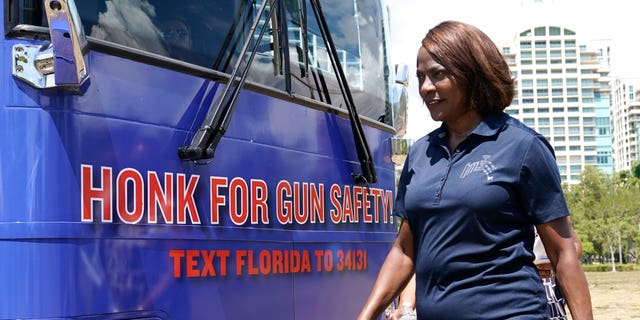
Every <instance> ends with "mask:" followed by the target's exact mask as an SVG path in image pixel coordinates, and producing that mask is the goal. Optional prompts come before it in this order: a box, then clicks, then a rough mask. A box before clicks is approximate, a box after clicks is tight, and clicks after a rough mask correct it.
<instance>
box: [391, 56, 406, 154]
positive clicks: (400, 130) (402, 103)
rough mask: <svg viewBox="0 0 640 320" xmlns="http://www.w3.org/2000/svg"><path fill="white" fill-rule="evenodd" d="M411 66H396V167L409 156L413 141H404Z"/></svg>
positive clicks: (394, 106)
mask: <svg viewBox="0 0 640 320" xmlns="http://www.w3.org/2000/svg"><path fill="white" fill-rule="evenodd" d="M408 86H409V66H408V65H406V64H397V65H396V78H395V82H394V84H393V91H392V100H391V105H392V111H393V127H394V128H395V129H396V136H395V137H394V138H392V139H391V161H392V162H393V163H394V164H396V165H402V164H403V163H404V160H405V159H406V158H407V154H409V148H410V147H411V141H410V140H409V139H404V138H402V137H404V135H405V134H406V133H407V108H408V107H409V93H408V91H407V87H408Z"/></svg>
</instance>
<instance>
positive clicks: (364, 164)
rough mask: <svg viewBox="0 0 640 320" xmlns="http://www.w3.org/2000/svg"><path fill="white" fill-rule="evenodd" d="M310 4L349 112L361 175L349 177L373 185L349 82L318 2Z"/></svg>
mask: <svg viewBox="0 0 640 320" xmlns="http://www.w3.org/2000/svg"><path fill="white" fill-rule="evenodd" d="M310 2H311V7H312V8H313V13H314V15H315V16H316V20H318V23H319V27H320V33H321V34H322V38H323V39H324V42H325V44H326V45H327V49H328V51H329V58H330V59H331V65H332V66H333V69H334V72H335V73H336V75H337V76H338V85H339V86H340V91H341V92H342V96H343V97H344V100H345V104H346V106H347V111H349V120H350V123H351V131H352V132H353V140H354V141H355V144H356V151H357V153H358V160H359V161H360V167H361V168H362V173H361V174H358V173H352V174H351V175H352V176H353V178H354V179H355V180H356V182H359V183H375V182H376V181H377V180H378V178H377V176H376V169H375V165H374V163H373V156H372V155H371V150H370V149H369V144H368V143H367V138H366V136H365V134H364V130H363V129H362V124H361V123H360V117H359V116H358V111H357V110H356V108H355V104H354V102H353V96H352V95H351V90H350V89H349V82H348V81H347V77H346V76H345V74H344V70H343V69H342V65H341V64H340V59H339V56H338V50H337V49H336V47H335V45H334V43H333V38H332V37H331V33H330V32H329V26H328V25H327V21H326V20H325V18H324V14H323V13H322V8H321V7H320V2H319V1H318V0H310Z"/></svg>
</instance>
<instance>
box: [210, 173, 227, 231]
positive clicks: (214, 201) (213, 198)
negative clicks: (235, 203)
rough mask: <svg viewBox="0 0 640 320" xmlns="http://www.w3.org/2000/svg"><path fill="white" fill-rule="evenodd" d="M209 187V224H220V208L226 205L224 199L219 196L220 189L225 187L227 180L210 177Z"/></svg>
mask: <svg viewBox="0 0 640 320" xmlns="http://www.w3.org/2000/svg"><path fill="white" fill-rule="evenodd" d="M209 181H210V183H211V186H210V189H209V191H210V197H209V198H210V202H211V221H210V222H211V224H219V223H220V207H222V206H224V205H226V204H227V202H226V199H227V198H226V197H224V196H220V193H219V191H220V188H222V187H226V186H227V183H228V180H227V178H226V177H211V179H209Z"/></svg>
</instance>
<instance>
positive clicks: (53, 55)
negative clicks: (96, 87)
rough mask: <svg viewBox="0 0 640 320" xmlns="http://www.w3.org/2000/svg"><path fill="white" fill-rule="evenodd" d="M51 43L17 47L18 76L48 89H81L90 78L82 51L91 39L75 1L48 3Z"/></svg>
mask: <svg viewBox="0 0 640 320" xmlns="http://www.w3.org/2000/svg"><path fill="white" fill-rule="evenodd" d="M44 6H45V12H46V14H47V20H48V22H49V34H50V35H51V43H48V44H44V45H31V44H16V45H14V46H13V47H12V51H11V58H12V63H11V71H12V74H13V76H14V77H16V78H18V79H20V80H22V81H24V82H26V83H28V84H29V85H31V86H33V87H36V88H40V89H44V88H56V87H64V88H71V89H78V88H79V87H80V86H82V84H83V83H84V82H85V81H86V80H87V78H88V77H89V73H88V71H87V64H86V62H85V59H84V55H83V53H82V48H83V47H84V46H85V45H86V43H87V40H86V37H85V35H84V31H83V29H82V25H81V24H80V17H79V15H78V10H77V9H76V6H75V2H74V1H73V0H45V1H44Z"/></svg>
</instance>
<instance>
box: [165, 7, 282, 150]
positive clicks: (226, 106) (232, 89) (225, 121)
mask: <svg viewBox="0 0 640 320" xmlns="http://www.w3.org/2000/svg"><path fill="white" fill-rule="evenodd" d="M279 1H280V0H273V2H272V5H271V8H270V10H269V14H268V16H267V18H266V19H265V20H264V21H265V22H264V24H263V25H262V28H261V29H260V35H259V36H258V38H257V39H256V40H255V43H254V45H253V47H252V49H251V54H250V56H249V58H248V59H247V63H246V65H244V66H243V65H242V62H243V60H244V59H243V57H245V56H246V54H247V52H248V50H249V44H250V43H251V41H252V40H253V38H254V37H253V35H254V34H255V30H256V29H257V28H258V24H259V23H260V19H259V18H260V17H262V15H263V14H264V12H265V8H266V6H267V3H268V2H269V1H266V0H265V1H263V2H262V5H261V6H260V9H259V12H258V16H257V18H256V19H255V20H254V21H253V24H252V25H251V29H250V30H249V32H250V33H249V36H247V39H246V40H245V42H244V44H243V46H242V50H241V51H240V55H239V56H238V61H237V62H236V64H235V66H234V68H233V72H232V73H231V77H230V78H229V82H228V83H227V85H226V86H225V88H224V91H223V93H222V97H221V98H220V100H219V102H218V103H217V104H216V105H215V107H214V108H211V109H209V111H208V112H207V116H206V118H205V120H204V122H203V124H202V126H201V127H200V129H199V130H198V131H197V132H196V134H195V135H194V137H193V139H192V140H191V144H190V145H188V146H183V147H180V148H178V156H179V157H180V158H181V159H183V160H191V161H199V160H204V159H212V158H213V157H214V154H215V150H216V147H217V146H218V143H219V142H220V139H222V136H223V135H224V134H225V132H226V131H227V128H228V127H229V122H230V121H231V116H232V115H233V111H234V110H235V107H236V101H237V98H238V95H239V93H240V89H241V88H242V86H243V85H244V82H245V80H246V79H247V73H248V72H249V67H250V66H251V62H252V61H253V58H254V57H255V55H256V52H257V51H258V46H259V45H260V41H262V38H263V36H264V32H265V30H266V29H267V25H268V24H269V23H268V21H269V20H270V19H271V17H272V15H273V13H274V11H275V10H274V8H276V7H277V4H278V2H279ZM276 49H278V48H274V50H276ZM239 72H240V77H239V78H238V73H239Z"/></svg>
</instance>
